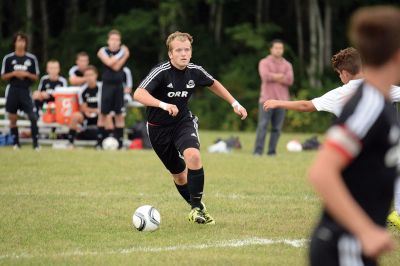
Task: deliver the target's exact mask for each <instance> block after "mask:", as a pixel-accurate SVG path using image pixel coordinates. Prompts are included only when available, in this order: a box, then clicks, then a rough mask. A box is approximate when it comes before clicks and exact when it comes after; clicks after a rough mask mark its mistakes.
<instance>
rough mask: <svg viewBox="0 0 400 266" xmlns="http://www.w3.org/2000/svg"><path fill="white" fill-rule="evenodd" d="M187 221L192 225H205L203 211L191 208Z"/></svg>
mask: <svg viewBox="0 0 400 266" xmlns="http://www.w3.org/2000/svg"><path fill="white" fill-rule="evenodd" d="M189 221H190V222H192V223H198V224H205V223H206V218H205V217H204V214H203V211H202V210H200V208H193V209H192V210H191V211H190V212H189Z"/></svg>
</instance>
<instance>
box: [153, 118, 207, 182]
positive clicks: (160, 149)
mask: <svg viewBox="0 0 400 266" xmlns="http://www.w3.org/2000/svg"><path fill="white" fill-rule="evenodd" d="M197 122H198V119H197V117H196V116H192V115H190V116H187V117H184V118H182V120H180V121H179V122H178V123H176V124H174V125H171V126H158V125H153V124H151V123H147V129H148V133H149V138H150V141H151V145H152V146H153V149H154V151H155V152H156V153H157V155H158V157H159V158H160V159H161V161H162V162H163V164H164V166H165V167H166V168H167V169H168V170H169V171H170V172H171V174H179V173H181V172H183V171H184V170H185V168H186V164H185V161H184V160H183V152H184V151H185V150H186V149H187V148H196V149H200V139H199V133H198V124H197Z"/></svg>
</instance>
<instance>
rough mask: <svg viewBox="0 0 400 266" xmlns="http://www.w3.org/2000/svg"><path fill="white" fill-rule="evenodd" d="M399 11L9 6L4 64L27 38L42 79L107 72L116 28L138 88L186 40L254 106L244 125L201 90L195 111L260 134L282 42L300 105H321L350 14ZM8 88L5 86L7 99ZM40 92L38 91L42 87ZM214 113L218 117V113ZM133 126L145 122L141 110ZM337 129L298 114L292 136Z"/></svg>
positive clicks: (99, 1)
mask: <svg viewBox="0 0 400 266" xmlns="http://www.w3.org/2000/svg"><path fill="white" fill-rule="evenodd" d="M375 4H398V1H395V0H392V1H388V0H387V1H378V0H353V1H346V0H336V1H333V0H280V1H276V0H251V1H244V0H193V1H184V0H163V1H155V0H147V1H145V0H143V1H129V0H120V1H111V0H85V1H83V0H81V1H79V0H69V1H68V0H58V1H50V0H37V1H34V0H14V1H11V0H6V1H1V2H0V39H1V40H2V41H1V42H0V56H1V57H3V56H4V55H5V54H7V53H9V52H10V51H11V50H12V44H11V42H12V36H13V34H14V33H15V32H17V31H24V32H26V33H28V35H29V38H30V43H29V51H31V52H33V53H34V54H36V55H37V57H38V59H39V64H40V68H41V73H42V74H43V73H44V71H45V69H44V67H45V64H46V61H47V60H48V59H51V58H56V59H58V60H60V62H61V66H62V75H64V76H67V74H68V73H67V71H68V69H69V68H70V67H71V66H72V65H73V64H74V60H75V54H76V53H77V52H79V51H86V52H88V53H89V55H90V59H91V63H92V64H94V65H96V66H100V62H99V60H98V59H97V57H96V52H97V50H98V49H99V48H100V47H101V46H103V45H105V43H106V35H107V32H108V31H109V30H110V29H112V28H116V29H118V30H119V31H121V33H122V38H123V42H124V43H125V44H126V45H127V46H128V47H129V48H130V50H131V57H130V58H129V60H128V66H129V67H130V68H131V69H132V72H133V76H134V86H136V85H138V84H139V82H140V80H141V79H143V78H144V77H145V75H146V74H147V73H148V71H149V70H150V69H151V67H152V66H154V65H155V64H156V63H158V62H159V61H161V60H165V59H166V49H165V44H164V43H165V38H166V37H167V36H168V34H169V33H171V32H173V31H176V30H179V31H186V32H189V33H191V34H192V35H193V36H194V43H193V49H194V54H193V62H195V63H196V64H199V65H202V66H204V67H205V68H206V69H207V70H208V71H209V72H210V73H211V74H212V75H213V76H214V77H216V78H217V79H219V80H220V81H222V82H223V84H224V85H225V86H226V87H227V88H228V89H229V90H230V91H231V92H232V93H233V94H234V95H235V97H237V98H238V99H239V101H240V102H241V103H242V104H243V105H244V106H246V108H247V109H248V111H249V114H250V115H249V119H247V120H246V121H245V122H241V121H239V120H238V119H237V118H236V116H235V115H234V114H233V113H232V112H231V110H230V106H229V105H226V104H225V105H224V104H221V102H220V101H219V100H218V99H217V97H215V96H214V95H213V94H211V93H209V92H207V91H204V90H198V91H197V92H196V94H195V95H194V97H193V98H194V99H195V100H194V101H192V102H191V107H192V109H193V111H194V112H195V113H196V114H197V115H198V116H199V117H201V127H202V128H207V129H223V130H246V131H252V130H254V129H255V127H256V123H257V108H258V105H257V101H258V95H259V82H260V80H259V77H258V72H257V65H258V61H259V60H260V59H261V58H262V57H264V56H266V55H267V53H268V44H269V42H270V41H271V40H272V39H274V38H280V39H282V40H284V42H285V43H286V53H285V57H286V58H287V59H288V60H289V61H290V62H292V63H293V66H294V72H295V84H294V85H293V86H292V87H291V89H290V91H291V95H292V98H293V99H296V98H299V99H304V98H308V99H310V98H313V97H314V96H317V95H320V94H322V93H323V92H325V91H327V90H330V89H333V88H334V87H336V86H337V85H339V79H338V78H337V77H336V75H335V73H333V71H332V70H331V68H330V58H331V56H332V54H334V53H335V52H337V51H338V50H340V49H343V48H345V47H347V46H348V41H347V37H346V30H347V24H348V19H349V17H350V15H351V13H352V12H353V11H354V10H355V9H356V8H358V7H360V6H366V5H375ZM4 87H5V83H4V82H2V83H0V96H3V95H4ZM33 89H36V88H35V87H34V88H33ZM210 110H212V112H210ZM132 112H135V113H133V114H131V116H129V117H130V118H129V120H130V121H128V125H129V124H132V123H134V122H135V121H138V120H141V119H143V114H142V113H141V112H138V111H137V110H136V111H135V110H133V111H132ZM330 120H331V117H330V115H328V114H323V113H313V114H302V113H295V112H289V113H288V115H287V119H286V122H285V130H286V131H308V132H310V131H322V130H324V129H326V127H327V125H328V124H329V122H330Z"/></svg>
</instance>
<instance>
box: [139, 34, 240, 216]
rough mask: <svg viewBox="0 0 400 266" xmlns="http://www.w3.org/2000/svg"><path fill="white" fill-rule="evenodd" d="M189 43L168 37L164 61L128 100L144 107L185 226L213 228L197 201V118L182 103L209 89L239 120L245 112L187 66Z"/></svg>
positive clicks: (184, 37)
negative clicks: (184, 211)
mask: <svg viewBox="0 0 400 266" xmlns="http://www.w3.org/2000/svg"><path fill="white" fill-rule="evenodd" d="M192 42H193V38H192V36H191V35H190V34H188V33H183V32H174V33H172V34H170V35H169V36H168V38H167V41H166V45H167V48H168V56H169V61H167V62H164V63H161V64H158V65H157V66H156V67H154V68H153V70H152V71H150V73H149V74H148V75H147V77H146V78H145V79H144V80H143V81H142V83H140V85H139V87H138V88H137V89H136V91H135V94H134V98H135V100H136V101H138V102H141V103H142V104H144V105H146V106H147V128H148V132H149V137H150V141H151V144H152V146H153V148H154V151H155V152H156V154H157V155H158V157H159V158H160V160H161V161H162V162H163V164H164V166H165V167H166V168H167V169H168V170H169V172H170V173H171V175H172V177H173V180H174V182H175V185H176V188H177V189H178V192H179V193H180V194H181V196H182V197H183V198H184V199H185V201H186V202H188V203H189V204H190V205H191V211H190V213H189V221H190V222H193V223H198V224H215V220H214V218H213V217H211V215H210V214H209V213H208V211H207V209H206V208H205V205H204V203H202V201H201V199H202V196H203V187H204V170H203V163H202V161H201V156H200V139H199V133H198V124H197V121H198V118H197V117H196V116H195V115H194V114H192V112H191V111H190V110H189V107H188V101H189V98H190V96H191V95H192V93H193V92H194V90H195V88H196V87H199V86H200V87H205V86H207V87H209V88H210V90H211V91H212V92H214V93H215V94H216V95H218V96H220V97H221V98H223V99H224V100H225V101H227V102H228V103H229V104H231V105H232V107H233V111H234V112H235V113H236V114H238V115H239V116H240V117H241V118H242V120H243V119H245V118H246V117H247V111H246V109H245V108H244V107H242V106H241V105H240V104H239V102H238V101H236V100H235V99H234V98H233V97H232V95H231V94H230V93H229V92H228V90H227V89H225V87H224V86H223V85H222V84H221V83H220V82H219V81H218V80H216V79H214V78H213V77H212V76H211V75H210V74H208V73H207V72H206V71H205V70H204V69H203V68H202V67H201V66H198V65H195V64H193V63H190V59H191V58H192Z"/></svg>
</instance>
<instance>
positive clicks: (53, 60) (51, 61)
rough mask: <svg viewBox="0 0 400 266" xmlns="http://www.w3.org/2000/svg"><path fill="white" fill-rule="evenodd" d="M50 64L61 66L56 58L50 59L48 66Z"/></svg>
mask: <svg viewBox="0 0 400 266" xmlns="http://www.w3.org/2000/svg"><path fill="white" fill-rule="evenodd" d="M49 63H57V64H60V61H58V60H57V59H55V58H51V59H49V60H48V61H47V64H49Z"/></svg>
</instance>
